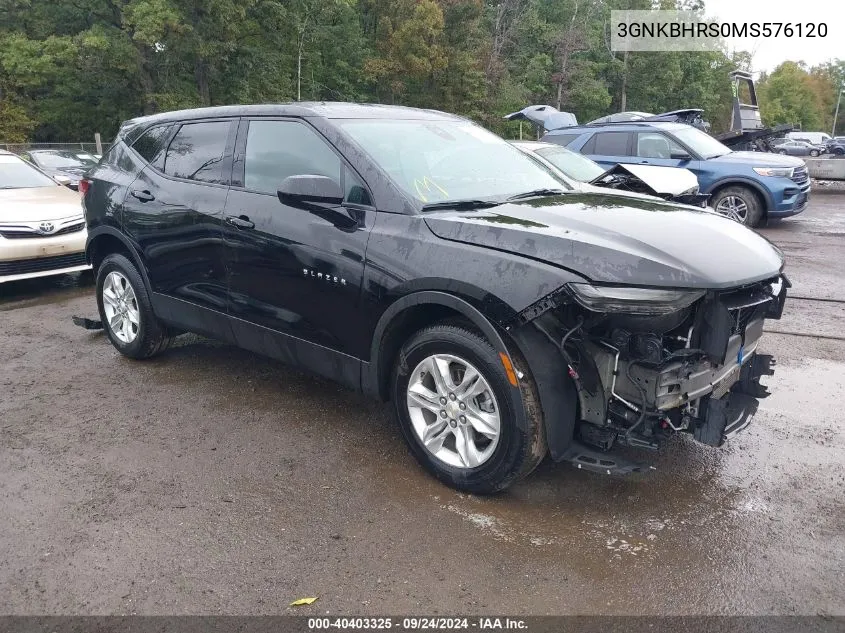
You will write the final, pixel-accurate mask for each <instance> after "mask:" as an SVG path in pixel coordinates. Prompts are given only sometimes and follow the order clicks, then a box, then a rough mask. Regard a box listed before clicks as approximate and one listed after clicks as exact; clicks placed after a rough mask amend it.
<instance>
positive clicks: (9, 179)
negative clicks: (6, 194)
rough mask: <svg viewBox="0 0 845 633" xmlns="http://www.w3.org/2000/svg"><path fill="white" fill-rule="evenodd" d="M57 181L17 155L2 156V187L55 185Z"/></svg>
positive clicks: (0, 178)
mask: <svg viewBox="0 0 845 633" xmlns="http://www.w3.org/2000/svg"><path fill="white" fill-rule="evenodd" d="M56 185H57V183H56V182H55V181H54V180H52V179H50V178H48V177H47V176H45V175H44V174H42V173H41V172H40V171H38V170H37V169H35V168H34V167H33V166H32V165H28V164H26V163H25V162H24V161H23V160H21V159H20V158H18V157H16V156H0V189H24V188H28V187H55V186H56Z"/></svg>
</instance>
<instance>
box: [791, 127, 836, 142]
mask: <svg viewBox="0 0 845 633" xmlns="http://www.w3.org/2000/svg"><path fill="white" fill-rule="evenodd" d="M786 138H788V139H790V140H793V141H807V142H808V143H812V144H813V145H825V144H826V143H828V142H829V141H831V140H832V138H831V136H830V134H827V133H826V132H803V131H801V130H793V131H792V132H787V133H786Z"/></svg>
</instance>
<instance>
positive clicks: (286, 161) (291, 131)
mask: <svg viewBox="0 0 845 633" xmlns="http://www.w3.org/2000/svg"><path fill="white" fill-rule="evenodd" d="M306 174H313V175H317V176H327V177H329V178H332V179H333V180H335V181H336V182H337V183H338V184H340V186H341V187H342V188H343V190H344V192H345V200H346V201H347V202H352V203H356V204H366V205H369V204H372V201H371V200H370V195H369V193H368V192H367V190H366V188H365V187H364V184H363V183H362V182H361V181H360V180H359V179H358V178H357V176H355V175H354V174H353V173H352V171H351V170H350V169H349V168H347V167H346V165H345V164H344V163H343V161H342V160H341V159H340V157H339V156H338V155H337V154H336V153H335V152H334V151H333V150H332V149H331V147H329V145H328V144H327V143H326V141H325V140H324V139H323V138H322V137H321V136H320V135H319V134H317V132H315V131H314V130H312V129H311V128H310V127H308V126H307V125H305V124H303V123H298V122H296V121H250V123H249V131H248V132H247V138H246V152H245V156H244V188H246V189H250V190H252V191H258V192H261V193H270V194H273V195H275V194H276V192H277V191H278V190H279V185H281V184H282V181H283V180H284V179H285V178H287V177H288V176H303V175H306Z"/></svg>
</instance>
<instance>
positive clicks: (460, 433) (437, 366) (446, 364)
mask: <svg viewBox="0 0 845 633" xmlns="http://www.w3.org/2000/svg"><path fill="white" fill-rule="evenodd" d="M407 406H408V413H409V415H410V418H411V423H412V425H413V428H414V432H415V433H416V435H417V438H418V439H419V440H420V442H421V443H422V445H423V446H424V447H425V449H426V450H427V451H428V452H429V453H430V454H431V455H433V456H434V457H436V458H437V459H439V460H440V461H441V462H444V463H446V464H449V465H450V466H455V467H458V468H476V467H478V466H481V465H482V464H484V463H485V462H486V461H487V460H489V459H490V457H491V456H492V455H493V452H494V451H495V450H496V446H497V445H498V443H499V436H500V433H501V417H500V413H499V406H498V403H497V402H496V396H495V394H494V393H493V389H492V388H491V387H490V383H489V382H488V381H487V379H486V378H485V377H484V376H483V375H482V374H481V372H479V371H478V369H476V368H475V367H474V366H473V365H471V364H470V363H468V362H467V361H465V360H464V359H462V358H459V357H457V356H453V355H450V354H434V355H432V356H428V357H427V358H425V359H423V360H422V362H420V363H419V364H418V365H417V366H416V368H415V369H414V371H413V373H412V374H411V380H410V381H409V383H408V389H407Z"/></svg>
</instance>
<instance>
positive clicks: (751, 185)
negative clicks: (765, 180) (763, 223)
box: [707, 177, 774, 217]
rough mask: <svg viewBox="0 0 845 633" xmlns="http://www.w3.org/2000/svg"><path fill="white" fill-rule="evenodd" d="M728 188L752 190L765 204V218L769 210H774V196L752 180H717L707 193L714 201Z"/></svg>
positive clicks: (732, 178)
mask: <svg viewBox="0 0 845 633" xmlns="http://www.w3.org/2000/svg"><path fill="white" fill-rule="evenodd" d="M728 187H745V188H747V189H751V191H753V192H754V193H755V194H757V197H758V198H759V199H760V201H761V202H762V203H763V216H764V217H765V216H766V215H768V213H769V209H772V208H774V199H773V198H772V194H771V193H769V192H768V191H766V189H765V188H764V187H763V186H762V185H761V184H760V183H757V182H755V181H754V180H752V179H751V178H748V179H746V178H736V177H729V178H723V179H722V180H717V181H716V182H715V183H713V184H712V185H711V186H710V189H709V190H708V191H707V193H709V194H710V199H711V200H713V199H714V198H715V197H716V195H717V194H718V193H719V192H720V191H722V190H723V189H727V188H728Z"/></svg>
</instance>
